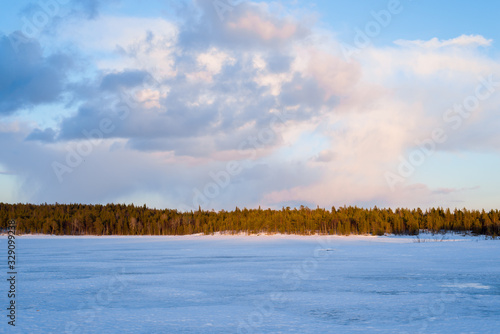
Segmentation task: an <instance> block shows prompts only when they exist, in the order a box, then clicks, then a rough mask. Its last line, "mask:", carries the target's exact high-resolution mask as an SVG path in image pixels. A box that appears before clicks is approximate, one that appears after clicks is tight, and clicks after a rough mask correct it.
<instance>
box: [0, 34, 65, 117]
mask: <svg viewBox="0 0 500 334" xmlns="http://www.w3.org/2000/svg"><path fill="white" fill-rule="evenodd" d="M11 38H16V35H15V34H11V35H10V36H6V35H0V87H1V89H0V115H1V114H4V115H5V114H11V113H13V112H15V111H17V110H19V109H23V108H31V107H33V106H35V105H40V104H45V103H51V102H56V101H59V100H60V99H61V95H62V94H63V92H64V89H65V85H66V83H67V76H68V74H69V73H70V71H71V69H72V68H73V66H74V61H73V58H72V57H71V56H69V55H66V54H64V53H54V54H50V55H44V53H43V50H42V47H41V46H40V44H39V43H38V41H36V40H28V41H25V42H24V43H21V44H20V45H18V46H17V47H18V48H19V52H16V51H15V50H14V48H13V45H12V44H11V42H12V40H11Z"/></svg>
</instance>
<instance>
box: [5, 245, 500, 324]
mask: <svg viewBox="0 0 500 334" xmlns="http://www.w3.org/2000/svg"><path fill="white" fill-rule="evenodd" d="M420 239H425V240H426V242H424V243H422V242H420V243H418V242H415V241H416V240H417V239H416V238H415V237H394V236H392V237H391V236H390V237H369V236H357V237H317V236H310V237H302V236H283V235H275V236H223V235H217V236H199V235H196V236H182V237H181V236H175V237H47V236H20V237H18V239H17V245H16V247H17V248H16V251H17V258H16V259H17V270H18V277H17V290H18V293H17V296H16V297H17V298H16V305H17V307H18V308H17V319H16V324H17V326H16V331H17V332H19V333H65V332H66V333H419V332H423V333H499V332H500V241H499V240H480V238H477V237H461V236H458V235H446V238H444V239H443V241H446V242H440V241H441V239H442V238H441V236H431V235H427V236H420ZM482 239H484V238H482ZM2 240H3V241H2V243H1V244H0V245H3V247H1V248H3V249H4V254H5V256H4V261H2V263H1V266H0V270H1V271H2V272H3V275H4V276H5V277H7V274H6V272H7V266H6V264H7V263H6V254H7V250H6V248H7V246H6V242H5V240H6V237H2ZM431 241H432V242H431ZM0 252H1V250H0ZM3 281H4V284H2V285H1V286H3V288H2V289H3V290H4V292H1V295H2V301H3V302H2V305H4V306H3V307H2V309H3V310H4V311H3V312H4V314H3V315H2V318H3V319H4V320H2V322H1V324H0V332H6V333H8V332H11V328H9V327H10V326H8V325H7V320H8V319H7V318H6V314H7V311H6V307H7V303H8V299H7V293H6V292H7V290H8V285H7V283H6V281H5V279H3Z"/></svg>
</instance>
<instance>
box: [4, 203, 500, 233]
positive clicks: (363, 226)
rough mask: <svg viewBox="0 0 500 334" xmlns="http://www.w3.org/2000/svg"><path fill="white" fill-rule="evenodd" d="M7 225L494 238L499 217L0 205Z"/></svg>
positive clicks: (49, 229) (27, 229) (25, 229)
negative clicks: (445, 234) (441, 234)
mask: <svg viewBox="0 0 500 334" xmlns="http://www.w3.org/2000/svg"><path fill="white" fill-rule="evenodd" d="M10 219H15V220H16V222H17V233H19V234H28V233H43V234H56V235H184V234H193V233H204V234H212V233H214V232H223V233H228V234H233V233H241V232H243V233H249V234H255V233H283V234H338V235H349V234H372V235H383V234H384V233H393V234H409V235H415V234H418V233H419V230H422V229H425V230H428V231H430V232H435V233H439V232H444V231H455V232H470V233H473V234H484V235H488V236H492V237H497V236H499V235H500V212H499V211H498V210H491V211H489V212H485V211H484V210H482V211H478V210H467V209H460V210H459V209H455V210H449V209H442V208H432V209H428V210H425V211H422V210H421V209H413V210H409V209H396V210H392V209H379V208H377V207H374V208H371V209H363V208H358V207H339V208H335V207H332V208H331V210H326V209H321V208H317V209H309V208H307V207H303V206H301V207H300V208H299V209H296V208H294V209H291V208H289V207H287V208H282V209H281V210H271V209H267V210H262V209H260V208H259V209H239V208H236V209H235V210H234V211H224V210H222V211H219V212H215V211H213V210H212V211H204V210H198V211H195V212H180V211H177V210H169V209H165V210H158V209H150V208H147V207H146V206H134V205H125V204H108V205H84V204H57V203H56V204H42V205H34V204H5V203H0V222H1V226H0V227H1V228H2V230H5V229H6V228H7V225H8V222H9V220H10Z"/></svg>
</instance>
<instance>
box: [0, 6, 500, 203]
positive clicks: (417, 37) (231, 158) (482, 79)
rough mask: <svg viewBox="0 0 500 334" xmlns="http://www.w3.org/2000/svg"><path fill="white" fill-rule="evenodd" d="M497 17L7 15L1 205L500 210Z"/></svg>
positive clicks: (421, 13) (56, 9)
mask: <svg viewBox="0 0 500 334" xmlns="http://www.w3.org/2000/svg"><path fill="white" fill-rule="evenodd" d="M40 4H44V5H43V6H41V5H40ZM42 7H45V10H43V8H42ZM499 9H500V4H499V3H497V2H493V1H483V2H480V3H469V2H459V3H457V2H456V1H453V2H452V1H440V2H438V3H436V2H433V1H427V0H413V1H411V0H401V1H397V0H394V1H360V0H357V1H343V0H342V1H341V0H337V1H326V0H318V1H298V0H296V1H262V2H258V1H257V2H252V1H241V0H237V1H236V0H233V1H230V0H193V1H187V0H186V1H175V2H173V1H156V0H150V1H145V2H141V3H138V2H136V1H125V0H113V1H100V0H86V1H72V0H57V1H56V0H46V1H41V2H32V1H19V2H16V3H8V4H7V3H3V4H2V5H0V11H1V13H2V20H1V23H0V58H1V59H0V63H1V65H0V78H1V79H0V152H2V154H1V156H0V186H1V187H0V189H1V190H0V201H3V202H33V203H44V202H48V203H53V202H59V203H70V202H83V203H109V202H114V203H123V202H125V203H135V204H138V205H142V204H147V205H148V206H151V207H170V208H178V209H180V210H191V209H196V208H197V207H198V206H202V207H203V208H205V209H212V208H214V209H216V210H220V209H226V210H227V209H233V208H234V207H235V206H239V207H257V206H259V205H260V206H262V207H271V208H281V207H282V206H287V205H290V206H294V205H297V206H299V205H301V204H304V205H308V206H311V207H315V206H316V205H319V206H321V207H330V206H332V205H335V206H339V205H344V204H346V205H358V206H364V207H370V206H374V205H377V206H379V207H423V208H426V207H433V206H434V207H435V206H443V207H451V208H455V207H468V208H476V209H481V208H485V209H491V208H496V207H497V203H499V199H500V193H499V192H498V191H497V189H499V188H500V178H499V177H498V176H497V174H498V172H497V171H498V170H499V167H500V157H499V154H498V153H499V149H500V146H499V143H500V135H499V133H498V131H497V129H498V126H499V125H500V124H499V123H500V122H499V121H500V118H499V117H498V116H499V105H500V92H497V91H498V90H500V63H499V49H498V40H499V39H500V36H499V34H500V30H499V29H498V28H499V26H498V20H497V17H496V16H497V13H498V12H499ZM37 20H38V21H37ZM422 143H424V144H422Z"/></svg>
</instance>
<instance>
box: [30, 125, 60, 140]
mask: <svg viewBox="0 0 500 334" xmlns="http://www.w3.org/2000/svg"><path fill="white" fill-rule="evenodd" d="M55 137H56V132H55V131H54V130H53V129H51V128H48V129H45V130H40V129H35V130H33V131H32V132H31V133H30V134H29V135H28V137H26V140H38V141H41V142H48V143H50V142H53V141H54V140H55Z"/></svg>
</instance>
